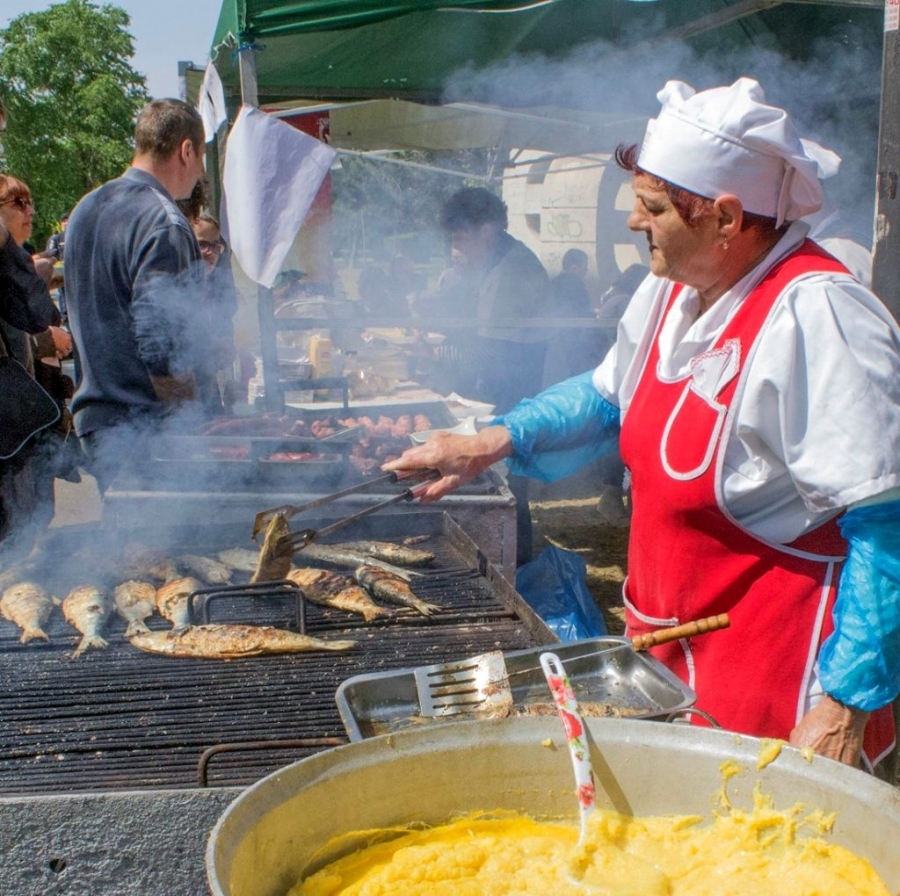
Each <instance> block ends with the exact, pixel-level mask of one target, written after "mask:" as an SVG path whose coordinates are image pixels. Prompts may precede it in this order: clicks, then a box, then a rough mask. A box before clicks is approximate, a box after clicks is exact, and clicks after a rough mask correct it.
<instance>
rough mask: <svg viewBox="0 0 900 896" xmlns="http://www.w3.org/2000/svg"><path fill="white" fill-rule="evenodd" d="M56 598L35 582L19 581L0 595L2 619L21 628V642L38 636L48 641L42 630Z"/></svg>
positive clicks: (26, 641)
mask: <svg viewBox="0 0 900 896" xmlns="http://www.w3.org/2000/svg"><path fill="white" fill-rule="evenodd" d="M54 604H57V605H58V604H59V601H58V600H56V598H54V597H52V596H51V595H49V594H48V593H47V592H46V591H45V590H44V589H43V588H41V586H40V585H38V584H36V583H35V582H19V583H18V584H16V585H10V587H9V588H7V589H6V590H5V591H4V592H3V597H0V614H2V615H3V618H4V619H8V620H9V621H10V622H14V623H15V624H16V625H17V626H19V628H20V629H22V637H20V638H19V640H20V641H21V642H22V643H23V644H27V643H28V642H29V641H34V640H35V639H37V638H40V639H41V640H42V641H49V640H50V636H49V635H48V634H47V633H46V632H45V631H44V625H45V624H46V622H47V620H48V619H49V618H50V613H51V612H52V610H53V606H54Z"/></svg>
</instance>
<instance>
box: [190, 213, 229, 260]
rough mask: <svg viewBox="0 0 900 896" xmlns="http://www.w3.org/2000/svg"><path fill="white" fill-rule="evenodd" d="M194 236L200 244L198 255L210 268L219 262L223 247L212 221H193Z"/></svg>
mask: <svg viewBox="0 0 900 896" xmlns="http://www.w3.org/2000/svg"><path fill="white" fill-rule="evenodd" d="M193 227H194V236H196V237H197V242H198V243H199V245H200V255H201V256H202V257H203V260H204V261H205V262H206V264H207V266H208V267H209V268H210V269H212V268H214V267H215V266H216V265H217V264H218V263H219V256H220V255H221V254H222V250H223V249H224V248H225V246H224V244H223V243H222V238H221V236H220V234H219V228H218V227H216V225H215V224H213V223H212V221H194V222H193Z"/></svg>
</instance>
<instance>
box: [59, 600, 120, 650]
mask: <svg viewBox="0 0 900 896" xmlns="http://www.w3.org/2000/svg"><path fill="white" fill-rule="evenodd" d="M62 610H63V616H65V617H66V622H68V623H69V624H70V625H74V626H75V628H77V629H78V631H80V632H81V634H82V635H83V637H82V639H81V643H80V644H79V645H78V646H77V647H76V648H75V652H74V653H73V654H72V659H76V658H77V657H79V656H81V654H82V653H84V652H85V650H87V649H88V647H107V646H108V644H109V642H108V641H107V640H106V639H105V638H104V637H103V635H102V634H101V632H102V631H103V626H104V625H105V624H106V620H107V619H108V618H109V614H110V613H111V612H112V600H110V596H109V592H108V591H106V590H105V589H104V588H99V587H98V586H97V585H79V586H78V587H77V588H73V589H72V590H71V591H70V592H69V593H68V594H67V595H66V599H65V600H64V601H63V603H62Z"/></svg>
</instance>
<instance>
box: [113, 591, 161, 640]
mask: <svg viewBox="0 0 900 896" xmlns="http://www.w3.org/2000/svg"><path fill="white" fill-rule="evenodd" d="M113 603H114V604H115V605H116V611H117V612H118V614H119V615H120V616H121V617H122V618H123V619H124V620H125V622H127V623H128V625H127V627H126V628H125V637H126V638H130V637H131V636H132V635H136V634H137V633H138V632H149V631H150V629H149V628H147V626H146V625H145V624H144V620H145V619H146V618H147V617H148V616H152V615H153V613H154V611H155V610H156V587H155V586H154V585H151V584H150V582H139V581H137V580H136V579H129V580H128V581H127V582H122V584H121V585H117V586H116V590H115V591H114V592H113Z"/></svg>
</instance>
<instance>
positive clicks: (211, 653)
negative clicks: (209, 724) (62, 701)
mask: <svg viewBox="0 0 900 896" xmlns="http://www.w3.org/2000/svg"><path fill="white" fill-rule="evenodd" d="M131 643H132V644H133V645H134V646H135V647H139V648H140V649H141V650H146V651H147V652H148V653H158V654H162V655H163V656H177V657H193V658H199V659H220V660H230V659H239V658H241V657H245V656H262V655H263V654H270V653H299V652H300V651H306V650H350V648H352V647H355V646H356V642H355V641H324V640H322V639H321V638H312V637H310V636H309V635H301V634H300V633H299V632H291V631H287V630H285V629H279V628H273V627H272V626H269V625H259V626H257V625H195V626H193V627H192V628H188V629H183V630H180V631H179V630H173V631H162V632H150V633H148V634H141V635H136V636H135V637H133V638H132V639H131Z"/></svg>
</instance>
